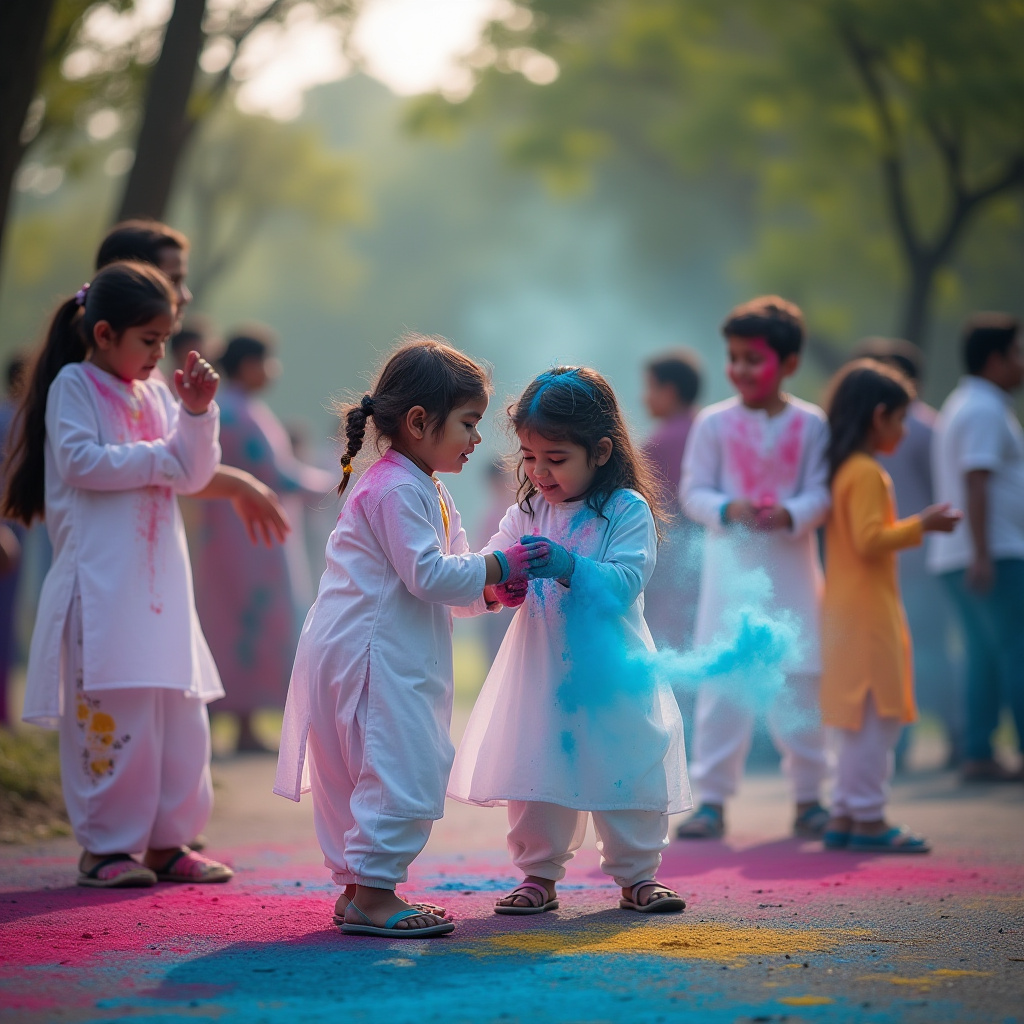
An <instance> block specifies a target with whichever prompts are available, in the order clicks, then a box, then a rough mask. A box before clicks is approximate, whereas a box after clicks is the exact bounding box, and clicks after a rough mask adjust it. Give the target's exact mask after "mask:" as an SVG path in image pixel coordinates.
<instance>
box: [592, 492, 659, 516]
mask: <svg viewBox="0 0 1024 1024" xmlns="http://www.w3.org/2000/svg"><path fill="white" fill-rule="evenodd" d="M604 514H605V517H606V518H608V519H611V520H615V519H633V518H637V517H642V518H650V519H651V520H652V521H653V519H654V513H653V512H652V511H651V506H650V503H649V502H648V501H647V499H646V498H645V497H644V496H643V495H642V494H641V493H640V492H639V491H634V490H631V489H630V488H628V487H623V488H621V489H620V490H617V491H615V492H613V493H612V495H611V497H610V498H609V499H608V502H607V504H606V505H605V507H604Z"/></svg>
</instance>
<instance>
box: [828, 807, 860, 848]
mask: <svg viewBox="0 0 1024 1024" xmlns="http://www.w3.org/2000/svg"><path fill="white" fill-rule="evenodd" d="M852 831H853V818H851V817H850V816H849V815H848V814H838V815H836V816H835V817H832V818H829V819H828V822H827V823H826V825H825V830H824V831H823V832H822V834H821V840H822V842H823V843H824V845H825V849H826V850H843V849H845V848H846V847H847V846H848V845H849V843H850V833H851V832H852Z"/></svg>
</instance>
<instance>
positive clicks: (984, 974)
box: [857, 967, 992, 988]
mask: <svg viewBox="0 0 1024 1024" xmlns="http://www.w3.org/2000/svg"><path fill="white" fill-rule="evenodd" d="M991 976H992V972H991V971H962V970H957V969H956V968H953V967H938V968H936V969H935V970H934V971H929V972H928V973H927V974H924V975H922V976H921V977H919V978H905V977H903V976H901V975H898V974H862V975H861V976H860V977H859V978H858V979H857V980H858V981H887V982H889V984H890V985H910V986H913V987H914V988H931V987H932V986H933V985H937V984H938V983H939V982H940V981H942V980H943V979H946V978H990V977H991Z"/></svg>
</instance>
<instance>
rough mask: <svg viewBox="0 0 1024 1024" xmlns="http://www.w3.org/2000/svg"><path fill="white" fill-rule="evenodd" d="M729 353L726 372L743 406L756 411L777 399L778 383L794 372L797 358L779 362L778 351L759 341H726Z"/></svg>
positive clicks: (762, 340) (798, 359) (789, 357)
mask: <svg viewBox="0 0 1024 1024" xmlns="http://www.w3.org/2000/svg"><path fill="white" fill-rule="evenodd" d="M726 344H727V345H728V351H729V368H728V370H727V373H728V375H729V380H730V381H731V383H732V386H733V387H734V388H735V389H736V390H737V392H739V396H740V398H741V399H742V401H743V404H744V405H746V406H749V407H750V408H751V409H760V408H763V407H764V406H765V405H767V404H768V403H769V402H771V401H772V400H773V399H777V398H778V397H779V395H780V389H781V387H782V382H783V381H784V380H785V379H786V378H787V377H788V376H790V375H791V374H793V373H795V372H796V369H797V367H798V366H799V365H800V357H799V356H798V355H789V356H786V358H785V359H780V358H779V354H778V352H776V351H775V349H773V348H772V347H771V346H770V345H769V344H768V342H767V341H765V340H764V339H763V338H739V337H736V336H735V335H730V336H729V337H728V338H726Z"/></svg>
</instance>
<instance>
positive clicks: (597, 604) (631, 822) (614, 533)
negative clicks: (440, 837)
mask: <svg viewBox="0 0 1024 1024" xmlns="http://www.w3.org/2000/svg"><path fill="white" fill-rule="evenodd" d="M511 416H512V426H513V427H514V429H515V431H516V434H517V436H518V438H519V444H520V453H521V456H520V458H521V461H520V468H521V470H522V473H521V486H520V489H519V503H518V505H513V506H512V507H511V508H510V509H509V510H508V512H507V513H506V515H505V518H504V519H503V520H502V523H501V526H500V527H499V530H498V533H497V534H495V536H494V537H493V538H492V539H491V541H490V543H489V544H488V545H487V547H488V548H498V547H501V546H503V545H506V544H509V543H512V542H514V540H515V539H517V538H519V537H520V536H522V535H525V534H534V533H536V534H542V535H544V536H543V537H540V538H538V540H539V541H540V542H541V543H542V545H543V546H542V548H541V551H540V553H539V555H534V556H531V561H530V569H529V572H530V574H531V576H533V577H534V578H537V581H536V582H534V583H532V584H531V585H530V587H529V591H528V594H527V593H526V592H524V591H519V592H513V593H511V594H504V595H501V594H499V595H497V596H498V599H499V601H501V603H507V604H512V605H516V604H521V605H522V608H521V609H520V610H519V612H517V614H516V616H515V618H514V619H513V620H512V624H511V626H510V627H509V630H508V633H507V634H506V636H505V640H504V642H503V643H502V645H501V650H500V651H499V653H498V657H497V659H496V660H495V663H494V665H493V667H492V668H491V671H490V673H489V674H488V676H487V680H486V682H485V683H484V687H483V690H482V691H481V693H480V697H479V699H478V700H477V703H476V706H475V707H474V709H473V713H472V715H471V717H470V720H469V724H468V726H467V728H466V733H465V737H464V739H463V741H462V745H461V746H460V748H459V753H458V755H457V756H456V759H455V767H454V769H453V771H452V782H451V785H450V787H449V795H450V796H452V797H454V798H455V799H457V800H462V801H465V802H467V803H473V804H481V805H484V806H492V805H495V804H499V803H507V804H508V816H509V825H510V829H509V834H508V846H509V852H510V854H511V856H512V862H513V863H514V864H515V866H516V867H517V868H518V869H519V870H520V871H522V872H523V874H524V875H525V876H526V877H525V881H524V882H523V883H522V884H521V885H519V886H517V887H516V888H515V889H513V890H512V892H510V893H509V894H508V895H507V896H505V897H504V898H503V899H500V900H498V902H497V905H496V906H495V911H496V912H497V913H499V914H539V913H543V912H544V911H547V910H553V909H555V908H556V907H557V906H558V899H557V897H556V893H555V886H556V883H557V882H558V881H559V880H560V879H561V878H563V877H564V875H565V865H566V863H567V862H568V861H569V860H571V859H572V856H573V854H574V853H575V851H576V850H577V849H578V848H579V846H580V844H581V843H582V842H583V837H584V834H585V832H586V826H587V815H588V812H589V813H591V814H592V815H593V818H594V827H595V829H596V831H597V835H598V849H599V850H600V852H601V865H602V870H604V871H605V872H606V873H607V874H609V875H611V876H612V877H613V878H614V879H615V883H616V885H619V886H621V887H622V899H621V901H620V903H619V906H620V907H622V908H624V909H630V910H636V911H640V912H641V913H649V912H652V911H653V912H666V911H680V910H682V909H683V908H684V906H685V904H684V903H683V900H682V899H681V898H680V897H679V894H678V893H676V892H674V891H673V890H672V889H669V888H668V887H666V886H663V885H660V884H659V883H658V882H657V880H656V877H655V876H656V874H657V870H658V867H659V865H660V864H661V851H662V850H663V849H664V847H665V846H666V845H667V843H668V817H667V815H668V814H669V813H671V812H673V811H678V810H683V809H685V808H686V807H687V806H689V803H688V797H689V788H688V784H687V781H686V759H685V753H684V751H683V734H682V723H681V720H680V716H679V709H678V707H677V706H676V701H675V697H674V696H673V694H672V692H671V691H670V690H668V689H667V688H666V687H664V686H660V685H656V684H654V683H653V682H652V683H651V684H650V685H649V686H643V685H640V686H638V685H637V683H638V682H640V683H641V684H642V683H643V682H644V680H645V678H646V677H647V674H646V673H644V672H642V671H640V672H638V673H637V675H636V676H632V675H631V673H630V666H631V664H635V662H633V663H631V661H630V656H631V655H632V656H633V657H637V656H640V657H642V656H643V655H645V654H646V653H647V652H648V651H651V650H653V648H654V644H653V642H652V641H651V635H650V632H649V631H648V629H647V624H646V623H645V622H644V615H643V612H644V599H643V589H644V586H645V585H646V583H647V581H648V580H649V579H650V576H651V573H652V571H653V570H654V564H655V558H656V554H657V532H656V529H655V522H654V516H653V515H652V511H651V507H652V504H654V505H655V507H656V499H655V498H654V497H653V495H654V485H653V482H652V481H651V479H650V475H649V472H648V470H647V466H646V464H645V463H644V461H643V459H642V458H641V457H640V456H639V455H638V454H637V452H636V450H635V449H634V447H633V444H632V442H631V441H630V438H629V434H628V433H627V431H626V426H625V424H624V422H623V419H622V414H621V413H620V411H619V407H618V404H617V402H616V401H615V395H614V394H613V392H612V390H611V388H610V387H609V385H608V383H607V382H606V381H605V380H604V378H603V377H601V375H600V374H598V373H596V372H595V371H594V370H590V369H586V368H568V367H559V368H557V369H554V370H551V371H549V372H547V373H544V374H541V376H540V377H538V378H537V379H536V380H535V381H534V382H533V383H532V384H531V385H530V386H529V387H528V388H527V389H526V391H525V392H524V393H523V396H522V397H521V398H520V399H519V401H518V402H517V403H516V405H515V407H514V409H512V410H511ZM548 538H550V540H549V539H548ZM523 539H524V540H527V539H530V538H528V537H525V536H523ZM538 577H539V578H538Z"/></svg>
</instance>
